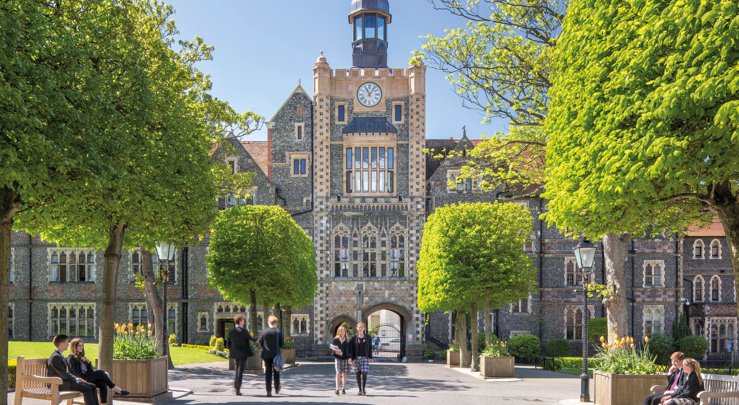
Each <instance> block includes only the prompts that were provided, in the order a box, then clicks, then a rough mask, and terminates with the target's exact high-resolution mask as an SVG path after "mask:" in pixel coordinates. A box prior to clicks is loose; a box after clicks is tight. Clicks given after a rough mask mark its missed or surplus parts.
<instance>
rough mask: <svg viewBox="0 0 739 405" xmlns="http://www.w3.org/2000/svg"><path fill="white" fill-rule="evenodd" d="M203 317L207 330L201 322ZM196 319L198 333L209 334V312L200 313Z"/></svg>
mask: <svg viewBox="0 0 739 405" xmlns="http://www.w3.org/2000/svg"><path fill="white" fill-rule="evenodd" d="M202 317H205V329H203V328H202V327H201V326H202V325H201V322H200V321H201V320H202ZM195 319H196V322H197V325H198V326H197V331H198V332H201V333H207V332H208V331H210V317H209V316H208V312H207V311H201V312H198V313H197V315H196V318H195Z"/></svg>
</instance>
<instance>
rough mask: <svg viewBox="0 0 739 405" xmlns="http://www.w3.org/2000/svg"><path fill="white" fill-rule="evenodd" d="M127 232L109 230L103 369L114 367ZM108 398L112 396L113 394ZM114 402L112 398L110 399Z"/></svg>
mask: <svg viewBox="0 0 739 405" xmlns="http://www.w3.org/2000/svg"><path fill="white" fill-rule="evenodd" d="M125 234H126V225H125V224H118V225H114V226H111V227H110V229H109V230H108V247H107V248H106V249H105V263H104V267H103V314H102V316H101V317H100V319H101V320H100V332H99V334H98V335H99V339H100V340H99V348H98V361H99V362H100V367H98V368H99V369H101V370H112V369H113V324H114V323H115V293H116V282H117V281H118V265H119V264H120V262H121V250H122V249H123V240H124V237H125ZM108 398H112V395H111V396H109V397H108ZM108 403H109V404H112V403H113V401H112V399H109V402H108Z"/></svg>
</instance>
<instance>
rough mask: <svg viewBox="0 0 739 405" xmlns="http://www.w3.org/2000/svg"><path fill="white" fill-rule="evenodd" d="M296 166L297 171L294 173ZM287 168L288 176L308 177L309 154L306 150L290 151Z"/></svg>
mask: <svg viewBox="0 0 739 405" xmlns="http://www.w3.org/2000/svg"><path fill="white" fill-rule="evenodd" d="M296 164H297V166H296ZM296 168H297V171H298V173H295V169H296ZM289 170H290V177H308V176H309V175H310V154H309V153H308V152H293V153H290V166H289Z"/></svg>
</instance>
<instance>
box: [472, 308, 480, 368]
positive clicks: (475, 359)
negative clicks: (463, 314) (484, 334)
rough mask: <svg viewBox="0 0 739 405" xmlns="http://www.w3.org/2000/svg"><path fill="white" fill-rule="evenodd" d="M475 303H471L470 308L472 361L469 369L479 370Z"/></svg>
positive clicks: (477, 325) (477, 326)
mask: <svg viewBox="0 0 739 405" xmlns="http://www.w3.org/2000/svg"><path fill="white" fill-rule="evenodd" d="M477 315H478V313H477V304H472V307H471V308H470V323H471V325H470V329H471V330H472V361H471V362H470V370H472V371H479V370H480V368H479V367H480V364H479V362H478V359H479V353H478V352H477V349H478V348H477V331H478V328H479V324H478V316H477Z"/></svg>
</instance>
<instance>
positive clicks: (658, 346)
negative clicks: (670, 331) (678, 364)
mask: <svg viewBox="0 0 739 405" xmlns="http://www.w3.org/2000/svg"><path fill="white" fill-rule="evenodd" d="M674 351H675V340H673V339H672V337H670V336H665V335H661V334H659V333H655V334H653V335H652V336H650V337H649V352H650V353H652V354H654V355H657V360H656V361H657V363H658V364H670V355H671V354H672V353H673V352H674Z"/></svg>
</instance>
